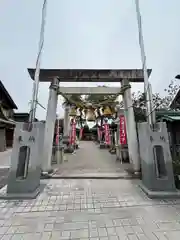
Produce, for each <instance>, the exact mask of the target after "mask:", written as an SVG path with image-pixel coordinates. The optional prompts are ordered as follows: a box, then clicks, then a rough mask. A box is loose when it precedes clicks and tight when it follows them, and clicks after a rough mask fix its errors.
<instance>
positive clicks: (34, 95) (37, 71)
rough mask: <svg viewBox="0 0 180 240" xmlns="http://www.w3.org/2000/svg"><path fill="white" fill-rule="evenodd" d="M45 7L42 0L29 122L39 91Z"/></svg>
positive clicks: (45, 3)
mask: <svg viewBox="0 0 180 240" xmlns="http://www.w3.org/2000/svg"><path fill="white" fill-rule="evenodd" d="M46 8H47V0H44V3H43V7H42V20H41V30H40V40H39V49H38V55H37V60H36V69H35V74H34V83H33V92H32V101H31V108H30V114H29V122H31V123H32V122H33V121H34V119H35V116H36V109H37V103H38V99H37V98H38V91H39V74H40V64H41V55H42V50H43V46H44V29H45V20H46Z"/></svg>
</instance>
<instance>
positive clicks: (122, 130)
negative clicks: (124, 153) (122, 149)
mask: <svg viewBox="0 0 180 240" xmlns="http://www.w3.org/2000/svg"><path fill="white" fill-rule="evenodd" d="M119 140H120V144H121V145H125V144H127V134H126V119H125V116H124V115H120V116H119Z"/></svg>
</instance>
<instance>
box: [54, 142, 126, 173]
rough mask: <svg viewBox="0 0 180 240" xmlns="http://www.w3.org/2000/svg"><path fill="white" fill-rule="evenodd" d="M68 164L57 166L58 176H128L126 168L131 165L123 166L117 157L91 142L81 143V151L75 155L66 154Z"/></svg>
mask: <svg viewBox="0 0 180 240" xmlns="http://www.w3.org/2000/svg"><path fill="white" fill-rule="evenodd" d="M66 157H67V159H68V161H67V162H64V163H63V164H61V165H59V166H57V165H55V166H54V168H57V167H58V171H57V172H56V175H58V176H61V177H62V176H63V177H67V176H78V177H83V176H85V177H89V176H92V177H101V176H102V177H119V176H124V175H126V174H127V172H126V171H125V168H128V167H129V166H130V164H123V165H122V164H121V163H120V162H119V161H116V156H115V155H111V154H110V153H109V152H108V150H107V149H99V145H96V144H95V143H94V142H91V141H81V142H80V149H78V150H77V151H76V153H75V154H66Z"/></svg>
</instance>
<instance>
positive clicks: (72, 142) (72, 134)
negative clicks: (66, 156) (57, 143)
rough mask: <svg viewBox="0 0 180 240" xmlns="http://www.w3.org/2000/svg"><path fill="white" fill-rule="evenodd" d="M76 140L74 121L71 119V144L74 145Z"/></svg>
mask: <svg viewBox="0 0 180 240" xmlns="http://www.w3.org/2000/svg"><path fill="white" fill-rule="evenodd" d="M75 142H76V122H75V121H72V125H71V144H72V145H74V144H75Z"/></svg>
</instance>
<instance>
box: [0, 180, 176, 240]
mask: <svg viewBox="0 0 180 240" xmlns="http://www.w3.org/2000/svg"><path fill="white" fill-rule="evenodd" d="M138 183H139V182H138V180H133V181H131V180H122V179H121V180H95V179H94V180H87V179H86V180H85V179H84V180H82V179H81V180H70V179H68V180H67V179H66V180H63V179H58V180H57V179H51V180H42V184H46V186H45V188H44V191H43V192H42V193H41V194H40V195H39V196H38V197H37V199H35V200H23V201H15V200H6V201H5V200H1V201H0V239H3V240H7V239H11V240H17V239H18V240H19V239H24V240H31V239H34V240H40V239H43V240H49V239H51V240H56V239H57V240H58V239H64V240H65V239H84V240H87V239H91V240H117V239H120V240H158V239H159V240H179V239H180V200H150V199H148V198H147V196H146V195H145V194H144V193H143V192H142V191H141V189H140V188H139V187H138Z"/></svg>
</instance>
